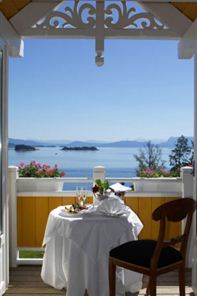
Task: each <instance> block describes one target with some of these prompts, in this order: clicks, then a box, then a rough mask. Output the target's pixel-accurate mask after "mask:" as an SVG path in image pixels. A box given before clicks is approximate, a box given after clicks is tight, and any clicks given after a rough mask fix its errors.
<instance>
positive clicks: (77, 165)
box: [8, 147, 171, 190]
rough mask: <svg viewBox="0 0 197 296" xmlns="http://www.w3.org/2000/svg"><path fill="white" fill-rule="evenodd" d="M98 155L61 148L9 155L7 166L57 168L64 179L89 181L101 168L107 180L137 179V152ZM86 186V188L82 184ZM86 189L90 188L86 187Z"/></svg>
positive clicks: (110, 151)
mask: <svg viewBox="0 0 197 296" xmlns="http://www.w3.org/2000/svg"><path fill="white" fill-rule="evenodd" d="M98 149H99V150H98V151H63V150H61V147H40V148H37V150H36V151H27V152H16V151H15V150H14V149H9V151H8V161H9V165H16V166H18V165H19V164H20V163H21V162H24V163H29V162H30V161H31V160H36V161H37V162H39V163H41V164H44V163H45V164H50V165H51V166H53V165H54V164H57V165H58V168H59V169H60V170H63V171H64V172H65V177H92V171H93V168H94V167H95V166H98V165H102V166H104V167H105V169H106V176H107V177H121V178H122V177H125V178H130V177H134V176H135V175H136V167H137V162H136V160H135V158H134V154H138V153H139V148H111V147H110V148H99V147H98ZM170 151H171V150H170V149H169V148H163V149H162V159H163V160H165V161H166V167H168V166H169V154H170ZM75 185H76V184H72V185H69V186H68V188H67V190H70V189H74V188H75V187H74V186H75ZM84 185H85V184H84ZM88 187H89V186H88Z"/></svg>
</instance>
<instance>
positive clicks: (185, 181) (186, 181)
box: [181, 166, 193, 268]
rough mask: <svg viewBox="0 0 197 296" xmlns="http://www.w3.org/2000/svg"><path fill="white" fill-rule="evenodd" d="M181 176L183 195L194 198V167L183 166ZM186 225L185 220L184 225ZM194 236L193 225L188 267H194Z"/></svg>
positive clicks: (189, 242)
mask: <svg viewBox="0 0 197 296" xmlns="http://www.w3.org/2000/svg"><path fill="white" fill-rule="evenodd" d="M181 178H182V197H190V198H193V168H192V167H187V166H186V167H182V168H181ZM184 226H185V223H184V222H183V225H182V227H184ZM192 238H193V227H191V230H190V235H189V240H188V247H187V257H186V267H190V268H191V267H192V256H193V254H192V253H193V248H192Z"/></svg>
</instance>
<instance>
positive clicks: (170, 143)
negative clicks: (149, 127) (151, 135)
mask: <svg viewBox="0 0 197 296" xmlns="http://www.w3.org/2000/svg"><path fill="white" fill-rule="evenodd" d="M177 139H178V137H170V138H169V139H168V140H167V141H165V142H162V143H160V144H159V146H160V147H166V148H167V147H169V148H172V147H174V146H175V144H176V142H177ZM187 139H188V144H189V145H190V146H191V141H193V137H187Z"/></svg>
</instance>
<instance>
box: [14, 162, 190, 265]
mask: <svg viewBox="0 0 197 296" xmlns="http://www.w3.org/2000/svg"><path fill="white" fill-rule="evenodd" d="M28 179H29V180H30V181H32V182H34V181H35V180H34V179H32V180H31V179H30V178H28ZM38 179H39V182H42V180H41V178H37V180H38ZM43 179H45V178H43ZM96 179H101V180H104V179H105V169H104V168H103V167H95V168H94V170H93V176H92V178H61V182H62V183H70V182H73V183H77V184H79V186H82V184H84V183H87V182H88V183H90V184H91V186H92V184H93V182H94V180H96ZM29 180H27V179H26V180H25V179H24V178H19V177H18V175H17V168H16V167H9V200H10V204H9V207H10V264H11V266H16V265H18V264H25V263H27V264H30V263H31V264H38V263H41V261H42V259H34V260H33V259H21V258H19V256H18V251H19V250H24V249H25V250H43V249H42V239H43V235H44V230H45V226H46V222H47V218H48V214H49V212H50V211H51V210H52V209H54V208H55V207H57V206H59V205H66V204H73V203H76V197H75V191H62V190H56V191H51V192H49V191H48V189H45V190H44V191H43V189H42V190H41V191H39V189H38V187H36V190H32V189H31V190H28V188H27V187H26V188H25V189H24V190H23V189H22V187H21V185H22V184H21V183H22V182H24V181H25V182H26V183H27V182H28V181H29ZM58 180H59V179H58ZM107 180H108V181H109V182H110V183H115V182H126V183H133V184H134V191H131V192H128V193H127V194H126V195H125V197H124V201H125V203H126V204H127V205H128V206H130V207H131V208H132V209H133V210H134V211H135V212H136V214H137V215H138V216H139V218H140V219H141V221H142V223H143V224H144V228H143V230H142V232H141V233H140V238H143V239H145V238H152V239H155V238H156V237H157V233H158V225H157V223H156V222H153V221H152V219H151V214H152V212H153V210H154V209H155V208H156V207H158V206H159V205H160V204H162V203H164V202H166V201H169V200H172V199H176V198H180V197H184V196H187V197H190V196H192V194H193V193H192V188H193V185H192V184H193V177H192V175H191V168H183V169H182V175H181V178H153V179H146V178H107ZM43 181H44V182H46V181H47V180H46V179H45V180H43ZM48 181H52V182H54V179H53V180H52V179H51V180H48ZM59 181H60V180H59ZM32 182H30V183H32ZM26 185H27V184H26ZM47 188H49V187H47ZM92 201H93V196H92V192H91V191H88V198H87V202H88V203H92ZM180 230H181V225H178V226H176V227H174V228H169V229H167V237H169V236H170V235H172V234H173V235H178V234H179V233H180ZM190 261H191V260H188V266H190V265H191V263H190Z"/></svg>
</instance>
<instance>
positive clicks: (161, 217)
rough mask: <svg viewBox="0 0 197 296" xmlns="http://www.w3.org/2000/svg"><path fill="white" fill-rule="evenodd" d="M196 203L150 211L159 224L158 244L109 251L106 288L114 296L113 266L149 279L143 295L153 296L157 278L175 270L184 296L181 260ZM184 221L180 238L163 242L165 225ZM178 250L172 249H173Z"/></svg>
mask: <svg viewBox="0 0 197 296" xmlns="http://www.w3.org/2000/svg"><path fill="white" fill-rule="evenodd" d="M195 208H196V202H195V201H194V200H193V199H191V198H181V199H177V200H174V201H170V202H167V203H165V204H163V205H161V206H159V207H158V208H157V209H155V210H154V212H153V214H152V218H153V220H155V221H160V225H159V235H158V240H157V241H155V240H137V241H131V242H127V243H124V244H122V245H120V246H118V247H116V248H114V249H112V250H111V251H110V256H109V288H110V296H115V284H116V265H117V266H121V267H124V268H126V269H129V270H132V271H136V272H139V273H142V274H145V275H148V276H149V283H148V287H147V290H146V294H147V295H151V296H155V295H156V279H157V276H158V275H160V274H162V273H166V272H169V271H172V270H175V269H177V270H178V272H179V291H180V296H185V258H186V249H187V242H188V236H189V231H190V227H191V222H192V216H193V212H194V211H195ZM184 218H186V222H185V227H184V232H183V234H182V235H180V236H178V237H176V238H171V239H170V240H168V241H165V240H164V237H165V229H166V222H167V221H170V222H180V221H181V220H183V219H184ZM177 244H178V246H179V248H176V247H175V246H177Z"/></svg>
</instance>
